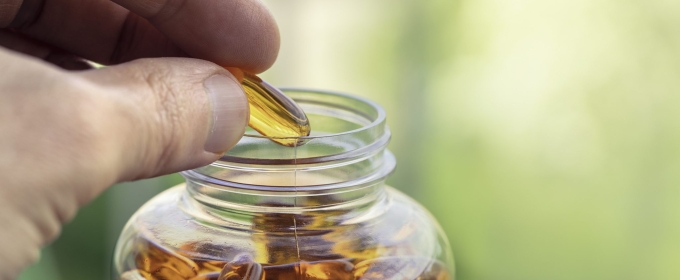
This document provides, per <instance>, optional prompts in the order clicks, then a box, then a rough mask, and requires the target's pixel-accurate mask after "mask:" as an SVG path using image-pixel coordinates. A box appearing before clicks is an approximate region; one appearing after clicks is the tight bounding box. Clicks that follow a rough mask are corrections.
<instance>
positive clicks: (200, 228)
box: [113, 89, 454, 280]
mask: <svg viewBox="0 0 680 280" xmlns="http://www.w3.org/2000/svg"><path fill="white" fill-rule="evenodd" d="M284 92H285V93H286V94H287V95H289V96H290V97H291V98H293V100H295V101H296V102H297V103H298V104H299V105H300V106H301V107H302V108H303V109H304V110H305V112H306V113H307V116H308V118H309V120H310V124H311V127H312V134H311V135H310V136H308V137H303V138H302V139H298V140H300V141H294V142H299V143H304V144H303V145H299V146H296V147H292V148H291V147H284V146H281V145H278V144H276V143H274V142H272V141H270V140H269V139H267V138H266V137H263V136H261V135H258V134H257V133H256V132H255V131H251V130H249V131H247V132H246V135H245V136H244V137H243V138H242V139H241V141H240V142H239V143H238V144H237V145H236V146H235V147H234V148H233V149H231V150H230V151H229V152H227V153H226V154H225V155H224V156H223V157H222V158H221V159H220V160H218V161H216V162H214V163H212V164H210V165H208V166H204V167H201V168H197V169H194V170H190V171H185V172H182V175H183V176H184V177H185V178H186V182H185V183H184V184H181V185H179V186H176V187H173V188H171V189H169V190H167V191H165V192H163V193H161V194H159V195H157V196H156V197H154V198H153V199H151V200H150V201H149V202H147V203H146V204H145V205H144V206H142V207H141V208H140V209H139V210H138V211H137V213H135V215H133V216H132V217H131V218H130V221H129V222H128V223H127V225H126V226H125V228H124V230H123V232H122V234H121V236H120V238H119V240H118V244H117V245H116V250H115V255H114V268H113V269H114V272H113V273H114V279H215V280H216V279H219V280H226V279H248V280H250V279H422V280H426V279H453V278H454V265H453V256H452V254H451V251H450V247H449V244H448V241H447V240H446V237H445V235H444V234H443V232H442V230H441V229H440V227H439V225H438V224H437V222H436V221H435V220H434V218H433V217H432V216H431V215H430V214H429V213H428V212H427V210H425V208H423V207H422V206H420V205H419V204H418V203H417V202H415V201H414V200H412V199H410V198H409V197H407V196H405V195H404V194H402V193H400V192H399V191H397V190H395V189H393V188H391V187H389V186H386V185H385V184H384V180H385V178H386V177H387V176H388V175H389V174H390V173H391V172H392V171H393V170H394V167H395V164H396V161H395V159H394V156H393V155H392V154H391V153H390V152H389V151H388V150H387V149H386V148H385V147H386V145H387V143H388V142H389V138H390V131H389V129H388V127H387V126H386V125H385V112H384V111H383V110H382V108H380V107H379V106H378V105H377V104H375V103H373V102H371V101H369V100H365V99H363V98H359V97H354V96H350V95H345V94H338V93H330V92H318V91H307V90H295V89H291V90H285V91H284Z"/></svg>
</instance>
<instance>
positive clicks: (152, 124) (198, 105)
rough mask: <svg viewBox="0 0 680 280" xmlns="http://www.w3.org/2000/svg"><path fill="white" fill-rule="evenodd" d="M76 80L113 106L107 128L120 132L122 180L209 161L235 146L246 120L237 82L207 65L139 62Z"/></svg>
mask: <svg viewBox="0 0 680 280" xmlns="http://www.w3.org/2000/svg"><path fill="white" fill-rule="evenodd" d="M80 75H82V76H83V77H84V78H86V79H88V80H90V81H92V82H94V83H95V84H98V85H101V86H102V87H103V88H104V89H105V92H106V94H107V95H108V97H109V98H111V100H112V102H113V103H114V104H116V105H117V106H115V108H116V115H115V116H113V118H109V120H108V122H109V124H108V125H109V126H111V127H112V129H114V130H115V131H116V132H117V133H116V135H114V136H113V138H114V139H111V141H117V142H118V143H120V144H122V146H119V147H120V149H121V150H120V157H119V161H120V162H119V163H118V164H117V165H118V167H119V168H120V172H119V174H120V177H119V181H124V180H134V179H141V178H147V177H153V176H158V175H162V174H167V173H172V172H176V171H180V170H185V169H190V168H195V167H198V166H202V165H206V164H209V163H211V162H213V161H215V160H217V159H218V158H219V157H220V156H221V155H222V154H223V153H224V152H225V151H227V150H228V149H230V148H231V147H233V146H234V145H235V144H236V143H237V142H238V141H239V139H240V138H241V136H242V135H243V133H244V131H245V127H246V125H247V123H248V117H249V110H248V101H247V98H246V96H245V92H244V91H243V88H242V87H241V85H240V83H239V82H238V80H237V79H236V78H234V76H233V75H232V74H231V73H230V72H228V71H226V70H225V69H224V68H222V67H220V66H218V65H216V64H214V63H211V62H207V61H203V60H197V59H190V58H154V59H140V60H136V61H132V62H129V63H125V64H120V65H116V66H111V67H106V68H102V69H97V70H92V71H86V72H81V74H80ZM114 146H117V145H114Z"/></svg>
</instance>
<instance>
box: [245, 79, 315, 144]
mask: <svg viewBox="0 0 680 280" xmlns="http://www.w3.org/2000/svg"><path fill="white" fill-rule="evenodd" d="M243 74H244V78H243V81H242V82H241V85H242V86H243V89H245V92H246V96H247V97H248V103H249V105H250V121H249V122H248V125H249V126H250V127H251V128H253V129H254V130H256V131H257V132H259V133H261V134H262V135H264V136H267V137H269V139H271V140H272V141H274V142H276V143H278V144H281V145H283V146H288V147H295V146H300V145H302V144H304V142H303V141H302V139H301V138H300V137H304V136H309V133H310V131H311V128H310V126H309V120H308V119H307V115H305V112H304V111H303V110H302V108H300V106H298V105H297V103H295V101H293V100H292V99H290V98H289V97H288V96H286V95H285V94H284V93H283V92H281V91H280V90H279V89H277V88H276V87H273V86H272V85H270V84H268V83H267V82H265V81H263V80H262V79H260V78H259V77H258V76H255V75H253V74H249V73H246V72H244V73H243Z"/></svg>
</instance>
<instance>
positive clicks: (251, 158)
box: [182, 89, 396, 196]
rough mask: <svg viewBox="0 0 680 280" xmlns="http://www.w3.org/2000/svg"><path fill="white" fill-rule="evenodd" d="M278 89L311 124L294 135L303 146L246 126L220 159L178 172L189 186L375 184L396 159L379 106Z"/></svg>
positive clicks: (297, 188)
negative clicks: (283, 142) (290, 144)
mask: <svg viewBox="0 0 680 280" xmlns="http://www.w3.org/2000/svg"><path fill="white" fill-rule="evenodd" d="M283 92H284V93H285V94H287V95H289V96H290V97H291V98H292V99H293V100H295V102H297V103H298V105H300V107H302V108H303V109H304V110H305V113H306V114H307V117H308V119H309V121H310V125H311V126H312V134H311V135H310V136H306V137H301V138H299V139H302V140H303V141H304V143H305V144H304V145H301V146H296V147H286V146H282V145H279V144H277V143H274V142H273V141H271V140H270V139H269V138H268V137H265V136H262V135H258V134H256V133H257V132H255V131H254V130H250V131H248V132H247V133H246V135H244V136H243V138H242V139H241V140H240V141H239V142H238V143H237V144H236V146H235V147H234V148H232V149H231V150H229V151H228V152H227V153H225V154H224V156H222V157H221V158H220V160H218V161H216V162H214V163H212V164H210V165H208V166H204V167H201V168H198V169H194V170H191V171H186V172H182V175H184V176H185V177H186V178H187V179H188V181H192V182H193V183H191V182H189V183H190V184H189V185H190V186H191V185H193V184H194V183H196V184H205V185H210V186H212V187H217V188H221V187H228V188H230V189H238V190H239V191H241V192H244V191H245V192H249V191H255V192H262V191H265V192H268V191H271V192H275V193H276V195H290V196H304V195H313V194H312V193H318V192H324V193H326V194H328V190H335V191H331V192H346V191H349V190H351V189H357V188H362V187H366V186H375V185H376V184H381V183H382V181H383V180H384V178H385V177H386V176H387V175H388V174H389V173H391V172H392V170H393V169H394V166H395V164H396V162H395V160H394V157H393V156H392V154H391V153H389V151H387V150H386V149H385V147H386V146H387V144H388V143H389V139H390V131H389V128H388V127H387V126H386V124H385V112H384V110H383V109H382V108H381V107H380V106H379V105H377V104H376V103H374V102H372V101H370V100H367V99H364V98H361V97H356V96H352V95H347V94H342V93H334V92H325V91H313V90H300V89H284V90H283ZM293 142H297V141H293ZM286 192H288V194H286Z"/></svg>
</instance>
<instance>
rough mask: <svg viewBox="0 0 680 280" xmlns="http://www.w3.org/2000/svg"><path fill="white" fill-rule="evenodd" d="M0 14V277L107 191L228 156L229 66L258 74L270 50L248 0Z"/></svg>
mask: <svg viewBox="0 0 680 280" xmlns="http://www.w3.org/2000/svg"><path fill="white" fill-rule="evenodd" d="M0 7H10V8H11V7H18V8H13V9H9V8H6V9H4V10H3V9H0V24H4V26H2V25H0V28H2V29H0V46H1V47H0V67H1V68H0V73H1V74H0V178H2V185H0V224H1V225H3V226H2V228H0V248H1V249H0V279H3V280H4V279H15V278H16V277H17V275H18V274H19V273H20V272H21V270H22V269H23V268H25V267H26V266H28V265H30V264H31V263H33V262H35V261H36V260H37V259H38V257H39V256H38V255H39V250H40V248H41V247H42V246H44V245H45V244H46V243H48V242H50V241H51V240H53V239H54V238H55V237H56V236H57V235H58V234H59V231H60V229H61V226H62V225H63V223H65V222H67V221H68V220H70V219H71V218H72V217H73V216H74V215H75V213H76V211H77V210H78V208H79V207H81V206H83V205H84V204H87V203H88V202H90V201H91V200H92V199H93V198H94V197H96V196H97V195H98V194H100V193H101V192H102V191H103V190H104V189H106V188H107V187H109V186H110V185H112V184H114V183H117V182H122V181H129V180H135V179H141V178H148V177H153V176H158V175H162V174H167V173H172V172H176V171H179V170H185V169H190V168H195V167H198V166H201V165H205V164H208V163H210V162H212V161H214V160H216V159H217V158H218V157H219V155H220V154H221V153H222V152H224V151H226V150H227V149H229V148H230V147H232V146H233V145H234V144H235V143H236V142H237V141H238V139H239V138H240V136H241V135H242V133H243V130H244V129H245V125H246V123H247V121H248V111H247V110H248V109H247V108H248V107H247V102H246V101H245V96H244V95H243V91H242V89H241V87H240V86H239V83H238V77H242V73H241V72H240V70H239V69H242V70H245V71H248V72H253V73H259V72H262V71H264V70H266V69H267V68H269V67H270V66H271V65H272V64H273V62H274V60H275V59H276V55H277V53H278V48H279V35H278V30H277V27H276V23H275V22H274V20H273V18H272V17H271V15H270V14H269V12H268V11H267V10H266V8H265V7H263V6H262V4H261V3H259V2H257V1H256V0H231V1H222V0H205V1H188V0H129V1H128V0H117V1H114V2H110V1H107V0H92V1H80V0H43V1H40V0H38V1H34V0H24V1H23V2H22V1H21V0H0ZM81 58H85V59H88V60H90V61H95V62H98V63H100V64H105V65H113V66H109V67H105V68H102V69H90V68H91V67H90V65H89V64H88V63H85V62H84V61H83V60H82V59H81ZM224 67H230V68H229V71H227V70H225V68H224ZM231 67H233V68H231ZM230 71H231V72H232V73H233V74H232V73H230ZM235 76H236V77H235Z"/></svg>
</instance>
